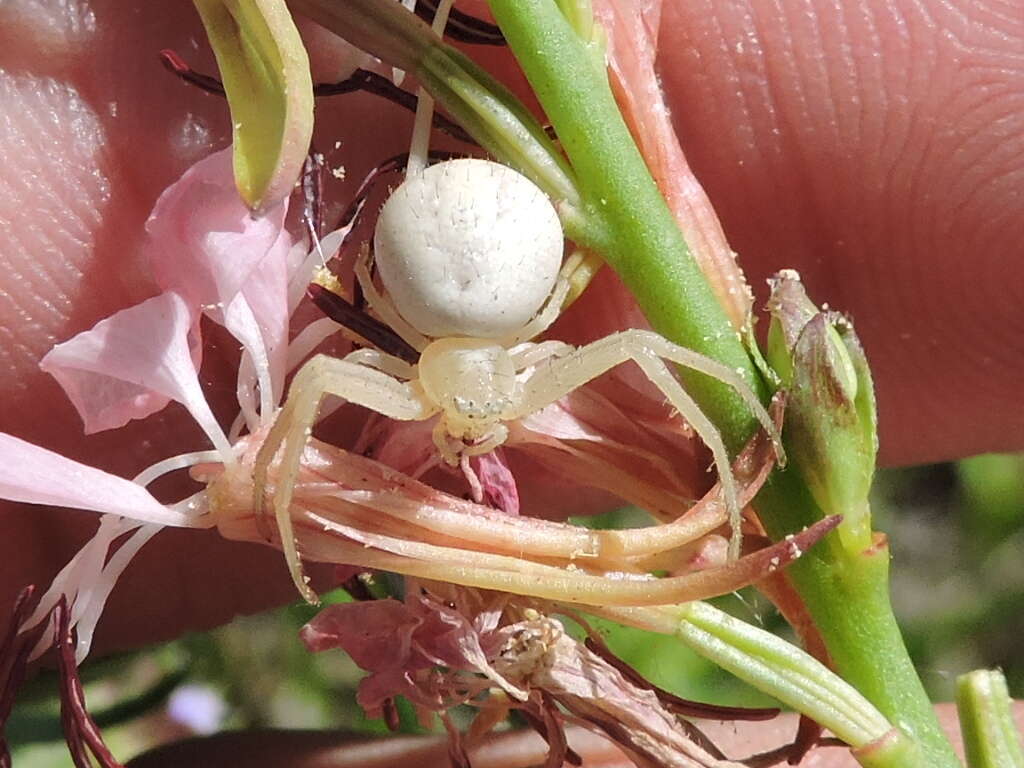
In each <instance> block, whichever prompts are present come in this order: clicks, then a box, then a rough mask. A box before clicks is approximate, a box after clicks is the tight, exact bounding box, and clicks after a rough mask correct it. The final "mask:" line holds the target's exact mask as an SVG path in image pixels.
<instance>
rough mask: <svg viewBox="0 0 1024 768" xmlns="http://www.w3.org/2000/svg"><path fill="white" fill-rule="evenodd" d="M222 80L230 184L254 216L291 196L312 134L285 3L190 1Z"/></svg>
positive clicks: (301, 54) (300, 54) (305, 68)
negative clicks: (228, 126)
mask: <svg viewBox="0 0 1024 768" xmlns="http://www.w3.org/2000/svg"><path fill="white" fill-rule="evenodd" d="M194 3H195V6H196V9H197V10H198V11H199V15H200V16H201V17H202V20H203V25H204V26H205V27H206V34H207V36H208V37H209V38H210V45H211V46H212V47H213V52H214V54H215V55H216V57H217V66H218V67H219V69H220V74H221V78H222V79H223V81H224V90H225V92H226V93H227V97H228V105H229V106H230V108H231V124H232V137H233V142H232V144H233V151H234V169H235V183H236V184H237V186H238V192H239V194H240V195H241V196H242V199H243V200H244V201H245V203H246V204H247V205H248V206H249V207H250V208H252V209H254V210H257V209H260V208H266V207H269V206H271V205H274V204H275V203H277V202H279V201H280V200H282V199H283V198H285V197H287V196H288V195H290V194H291V191H292V187H293V185H294V184H295V180H296V179H297V178H298V177H299V173H300V172H301V170H302V163H303V161H304V160H305V158H306V153H307V152H308V151H309V141H310V138H311V137H312V135H313V82H312V79H311V77H310V74H309V59H308V57H307V56H306V49H305V48H304V47H303V45H302V40H301V38H300V37H299V32H298V30H297V29H296V28H295V22H294V21H293V20H292V16H291V12H290V11H289V10H288V7H287V5H285V2H284V0H194Z"/></svg>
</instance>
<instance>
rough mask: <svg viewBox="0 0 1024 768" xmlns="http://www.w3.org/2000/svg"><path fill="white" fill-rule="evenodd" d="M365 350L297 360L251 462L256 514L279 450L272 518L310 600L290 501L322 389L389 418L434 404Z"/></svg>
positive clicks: (410, 417)
mask: <svg viewBox="0 0 1024 768" xmlns="http://www.w3.org/2000/svg"><path fill="white" fill-rule="evenodd" d="M365 353H366V350H362V351H357V352H355V353H353V355H354V358H353V360H347V359H346V360H339V359H337V358H334V357H330V356H328V355H316V356H315V357H313V358H312V359H311V360H309V362H307V363H306V364H305V365H304V366H302V368H301V369H300V370H299V372H298V373H297V374H296V375H295V378H294V379H293V380H292V385H291V387H290V388H289V390H288V399H287V401H286V402H285V404H284V407H283V408H282V409H281V410H280V412H278V414H277V418H276V419H275V421H274V425H273V426H272V427H271V428H270V431H269V432H268V433H267V437H266V439H265V440H264V441H263V445H262V446H260V449H259V452H258V453H257V454H256V461H255V465H254V467H253V510H254V512H255V514H256V515H257V516H258V515H260V514H262V509H263V503H264V494H265V491H266V488H267V480H268V477H269V473H270V468H271V466H272V465H273V463H274V459H275V458H276V457H277V455H278V453H279V452H280V454H281V459H280V462H279V464H278V467H277V481H276V483H275V487H274V498H273V505H274V518H275V521H276V523H277V529H278V532H279V533H280V536H281V549H282V550H283V551H284V556H285V561H286V562H287V563H288V571H289V572H290V573H291V576H292V580H293V581H294V582H295V586H296V587H297V588H298V590H299V592H300V593H301V594H302V596H303V597H304V598H305V599H306V600H308V601H309V602H311V603H316V602H319V600H318V598H317V595H316V593H315V592H314V591H313V590H312V589H311V588H310V586H309V584H308V583H307V581H306V577H305V576H304V574H303V571H302V562H301V560H300V559H299V551H298V546H297V544H296V541H295V532H294V527H293V525H292V517H291V506H292V497H293V494H294V491H295V483H296V480H297V479H298V476H299V471H300V469H301V461H302V452H303V450H304V449H305V446H306V442H307V441H308V440H309V437H310V435H311V434H312V432H313V425H314V424H315V423H316V420H317V414H318V412H319V410H320V401H321V400H322V399H323V397H324V395H335V396H337V397H341V398H344V399H345V400H347V401H349V402H351V403H355V404H357V405H361V406H363V407H365V408H369V409H370V410H372V411H376V412H377V413H380V414H382V415H384V416H387V417H388V418H392V419H400V420H403V421H420V420H423V419H427V418H430V417H431V416H432V415H434V414H435V413H436V412H437V407H436V406H435V405H433V404H432V403H431V402H429V401H428V400H426V399H425V397H424V396H423V395H422V392H421V390H420V389H419V387H418V386H414V385H413V384H410V383H407V382H405V381H399V380H398V379H396V378H394V377H393V376H391V375H389V374H387V373H385V372H384V371H382V370H378V369H376V368H371V367H368V366H367V365H366V359H365V358H366V357H367V356H366V354H365ZM376 354H377V357H375V358H374V364H375V365H377V366H380V367H384V368H387V369H388V370H394V371H399V372H402V373H410V374H411V373H412V369H410V368H409V366H408V365H406V364H405V363H404V362H402V361H401V360H398V359H397V358H391V357H389V356H388V355H384V354H382V353H376Z"/></svg>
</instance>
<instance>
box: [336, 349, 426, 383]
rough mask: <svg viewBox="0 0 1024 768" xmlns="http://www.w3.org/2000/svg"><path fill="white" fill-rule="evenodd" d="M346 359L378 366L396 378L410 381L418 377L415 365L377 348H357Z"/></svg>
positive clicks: (369, 365)
mask: <svg viewBox="0 0 1024 768" xmlns="http://www.w3.org/2000/svg"><path fill="white" fill-rule="evenodd" d="M344 359H345V360H346V361H348V362H350V363H356V364H358V365H365V366H366V367H368V368H376V369H377V370H378V371H383V372H384V373H386V374H387V375H388V376H394V377H395V378H396V379H405V380H406V381H409V380H412V379H415V378H416V366H415V365H409V363H407V362H405V360H401V359H399V358H397V357H395V356H394V355H389V354H387V353H386V352H380V351H379V350H376V349H368V348H364V349H357V350H355V351H354V352H349V353H348V354H347V355H345V358H344Z"/></svg>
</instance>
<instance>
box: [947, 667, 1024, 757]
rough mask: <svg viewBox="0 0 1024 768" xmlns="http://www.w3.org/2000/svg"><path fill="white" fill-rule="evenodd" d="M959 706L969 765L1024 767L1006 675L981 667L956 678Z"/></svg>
mask: <svg viewBox="0 0 1024 768" xmlns="http://www.w3.org/2000/svg"><path fill="white" fill-rule="evenodd" d="M956 708H957V712H958V713H959V714H960V726H961V730H962V731H963V734H964V749H965V751H966V752H967V765H968V766H969V768H1024V750H1022V749H1021V742H1020V735H1019V734H1018V733H1017V728H1016V726H1015V725H1014V722H1013V709H1012V702H1011V701H1010V693H1009V691H1008V690H1007V689H1006V678H1005V677H1003V675H1002V673H1001V672H999V671H998V670H994V669H993V670H989V669H979V670H977V671H975V672H970V673H969V674H966V675H961V676H960V677H958V678H957V680H956Z"/></svg>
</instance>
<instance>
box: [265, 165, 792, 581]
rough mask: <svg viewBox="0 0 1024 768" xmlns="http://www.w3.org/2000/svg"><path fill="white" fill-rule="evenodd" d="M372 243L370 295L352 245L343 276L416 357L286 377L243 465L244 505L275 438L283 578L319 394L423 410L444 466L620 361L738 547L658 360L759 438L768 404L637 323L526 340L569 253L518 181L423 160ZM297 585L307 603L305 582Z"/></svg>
mask: <svg viewBox="0 0 1024 768" xmlns="http://www.w3.org/2000/svg"><path fill="white" fill-rule="evenodd" d="M374 246H375V254H376V256H375V258H376V264H377V268H378V271H379V274H380V280H381V283H382V285H383V291H380V290H378V288H377V287H376V286H375V285H374V282H373V280H372V278H371V276H370V272H369V264H368V260H369V259H368V251H367V250H366V249H364V251H363V255H362V257H361V258H360V260H359V262H358V263H357V265H356V277H357V279H358V280H359V283H360V286H361V287H362V290H363V293H364V295H365V297H366V301H367V303H368V305H369V307H370V308H371V309H372V310H373V311H374V312H375V313H376V314H377V315H378V317H380V318H381V320H383V321H384V322H385V323H387V324H388V325H390V326H391V328H392V329H393V330H394V331H395V332H396V333H398V334H399V335H400V336H401V337H402V338H403V339H404V340H405V341H406V342H408V343H409V344H410V345H411V346H412V347H414V348H415V349H416V350H417V351H418V352H419V353H420V357H419V362H418V363H417V364H415V365H411V364H409V363H407V362H405V361H403V360H401V359H399V358H397V357H394V356H392V355H389V354H385V353H384V352H381V351H377V350H372V349H359V350H357V351H355V352H352V353H351V354H349V355H347V356H346V357H344V358H342V359H338V358H334V357H330V356H328V355H317V356H315V357H313V358H312V359H311V360H309V361H308V362H307V363H306V364H305V365H304V366H303V367H302V368H301V370H299V372H298V373H297V374H296V376H295V378H294V380H293V382H292V385H291V389H290V391H289V393H288V399H287V401H286V403H285V405H284V407H283V408H282V410H281V412H280V413H279V414H278V416H277V419H276V421H275V423H274V425H273V427H272V428H271V430H270V432H269V434H268V435H267V438H266V441H265V442H264V444H263V446H262V447H261V449H260V451H259V454H258V456H257V459H256V464H255V478H254V485H255V488H254V491H255V497H254V506H255V509H256V511H257V513H258V512H259V510H260V508H261V506H262V503H263V495H264V489H265V487H266V484H267V473H268V469H269V466H270V464H271V462H272V461H273V460H274V458H275V457H276V455H277V453H278V450H279V449H282V448H283V450H282V456H281V465H280V470H279V475H278V478H279V480H278V482H277V485H276V488H275V491H274V498H273V506H274V511H275V515H276V518H277V523H278V526H279V529H280V533H281V541H282V547H283V548H284V550H285V555H286V557H287V560H288V563H289V566H290V568H291V570H292V573H293V574H295V575H296V576H297V578H298V574H300V573H301V566H300V563H299V556H298V552H297V550H296V545H295V543H294V538H293V533H292V525H291V518H290V515H289V504H290V502H291V498H292V492H293V489H294V484H295V479H296V476H297V474H298V469H299V463H300V459H301V456H302V451H303V447H304V445H305V443H306V440H307V439H308V438H309V435H310V433H311V430H312V427H313V424H314V422H315V421H316V418H317V413H318V411H319V406H320V401H321V399H322V398H323V397H324V396H325V395H336V396H338V397H341V398H344V399H345V400H347V401H349V402H352V403H356V404H358V405H361V406H364V407H366V408H369V409H371V410H373V411H376V412H378V413H380V414H383V415H384V416H387V417H389V418H392V419H403V420H424V419H429V418H432V417H434V416H438V417H439V418H438V420H437V425H436V426H435V428H434V431H433V438H434V442H435V444H436V445H437V449H438V451H439V452H440V454H441V456H442V458H443V459H444V460H445V461H446V462H447V463H449V464H451V465H458V464H459V462H460V461H462V460H463V458H464V457H468V456H473V455H480V454H484V453H487V452H489V451H492V450H494V449H495V448H496V447H498V446H499V445H501V444H502V443H503V442H504V441H505V439H506V437H507V435H508V430H507V428H506V426H505V422H508V421H512V420H513V419H519V418H522V417H523V416H526V415H528V414H531V413H534V412H536V411H539V410H540V409H542V408H544V407H545V406H548V405H550V404H551V403H553V402H555V401H556V400H558V399H559V398H561V397H563V396H565V395H566V394H568V393H569V392H571V391H573V390H574V389H576V388H577V387H580V386H582V385H583V384H586V383H587V382H589V381H590V380H592V379H594V378H596V377H598V376H600V375H601V374H603V373H605V372H606V371H608V370H609V369H611V368H613V367H615V366H617V365H619V364H621V363H623V362H626V361H630V360H631V361H633V362H634V363H636V365H638V366H639V367H640V369H641V370H642V371H643V372H644V374H645V375H646V376H647V378H649V379H650V381H651V382H652V383H653V384H654V385H655V386H657V387H658V389H659V390H661V392H662V393H663V394H664V395H665V397H666V398H667V400H668V401H669V403H670V404H671V405H672V407H674V408H675V409H676V410H677V411H678V412H679V413H680V414H681V415H682V416H683V417H684V418H685V419H686V420H687V421H688V422H689V423H690V425H691V426H692V427H693V429H694V430H695V431H696V432H697V434H698V435H699V436H700V437H701V439H702V440H703V441H704V442H705V444H706V445H707V446H708V447H709V449H710V451H711V453H712V456H713V458H714V463H715V466H716V468H717V470H718V474H719V478H720V482H721V487H722V492H723V495H724V499H725V503H726V505H727V508H728V510H729V514H730V520H731V523H732V529H733V539H734V541H733V543H734V545H738V543H739V542H738V533H739V524H740V509H739V504H738V501H737V495H736V487H735V482H734V480H733V476H732V472H731V468H730V465H729V456H728V452H727V451H726V448H725V445H724V443H723V442H722V439H721V437H720V436H719V433H718V430H717V429H716V428H715V426H714V425H713V424H712V423H711V422H710V421H709V419H708V418H707V417H706V416H705V415H704V414H703V413H702V412H701V410H700V408H699V407H698V406H697V404H696V403H695V402H694V400H693V399H692V398H691V397H690V395H689V394H687V392H686V390H685V389H684V388H683V387H682V386H681V385H680V383H679V381H678V380H677V379H676V377H675V375H674V374H673V373H672V371H671V370H670V369H669V367H668V366H667V365H666V363H665V361H666V360H668V361H670V362H672V363H676V364H679V365H683V366H686V367H689V368H691V369H693V370H696V371H700V372H701V373H704V374H707V375H708V376H713V377H715V378H717V379H719V380H721V381H723V382H726V383H727V384H729V385H730V386H732V387H733V388H735V389H736V391H737V392H738V393H739V394H740V395H741V396H742V397H743V398H744V400H745V401H746V402H748V403H749V405H750V408H751V409H752V410H753V412H754V413H755V414H757V417H758V418H759V420H761V422H762V423H763V424H764V425H765V426H766V428H767V429H769V430H770V431H772V432H774V427H773V426H772V422H771V419H770V418H769V416H768V413H767V412H766V411H765V409H764V408H763V407H762V405H761V403H760V402H759V401H758V399H757V397H756V395H755V394H754V393H753V391H752V390H751V389H750V387H749V386H748V385H747V384H746V383H745V382H744V381H743V379H742V378H741V377H740V376H739V375H738V374H737V373H736V372H735V371H732V370H730V369H729V368H727V367H726V366H724V365H722V364H720V363H718V362H716V361H714V360H711V359H710V358H707V357H705V356H703V355H700V354H698V353H696V352H693V351H691V350H688V349H685V348H683V347H680V346H677V345H675V344H672V343H671V342H669V341H667V340H666V339H664V338H662V337H661V336H659V335H657V334H656V333H653V332H651V331H646V330H628V331H622V332H620V333H616V334H613V335H611V336H608V337H606V338H604V339H601V340H599V341H595V342H593V343H591V344H587V345H586V346H583V347H573V346H571V345H569V344H565V343H562V342H559V341H542V342H534V341H532V340H533V339H534V338H536V337H537V336H539V335H540V334H541V333H543V332H544V331H545V330H546V329H547V328H548V327H549V326H550V325H551V324H552V323H553V322H554V320H555V319H556V318H557V317H558V314H559V311H560V310H561V307H562V305H563V302H564V301H565V298H566V296H567V294H568V292H569V290H570V276H571V274H572V272H573V270H574V269H575V267H576V265H577V263H578V257H570V258H569V259H567V260H566V261H565V264H564V266H563V265H562V260H563V252H564V249H565V241H564V237H563V234H562V228H561V224H560V222H559V220H558V215H557V213H556V211H555V208H554V206H553V205H552V204H551V201H550V200H549V199H548V198H547V197H546V196H545V195H544V193H543V192H542V191H541V190H540V189H539V188H538V187H537V186H535V185H534V184H533V182H531V181H530V180H528V179H527V178H526V177H525V176H522V175H521V174H519V173H517V172H516V171H513V170H512V169H510V168H508V167H506V166H503V165H499V164H497V163H493V162H490V161H486V160H480V159H461V160H451V161H447V162H442V163H438V164H436V165H433V166H431V167H429V168H427V169H426V170H425V171H423V172H421V173H419V174H417V175H415V176H412V177H411V178H408V179H407V180H406V181H405V182H404V183H403V184H402V185H401V186H400V187H399V188H398V189H397V190H396V191H395V192H394V193H393V194H392V195H391V197H390V198H389V199H388V201H387V202H386V203H385V205H384V207H383V208H382V210H381V212H380V217H379V219H378V221H377V225H376V230H375V234H374ZM297 586H299V589H300V590H301V591H302V592H303V594H304V595H305V596H306V597H307V598H314V596H313V594H312V592H311V590H310V589H309V587H308V586H307V585H305V584H297Z"/></svg>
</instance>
